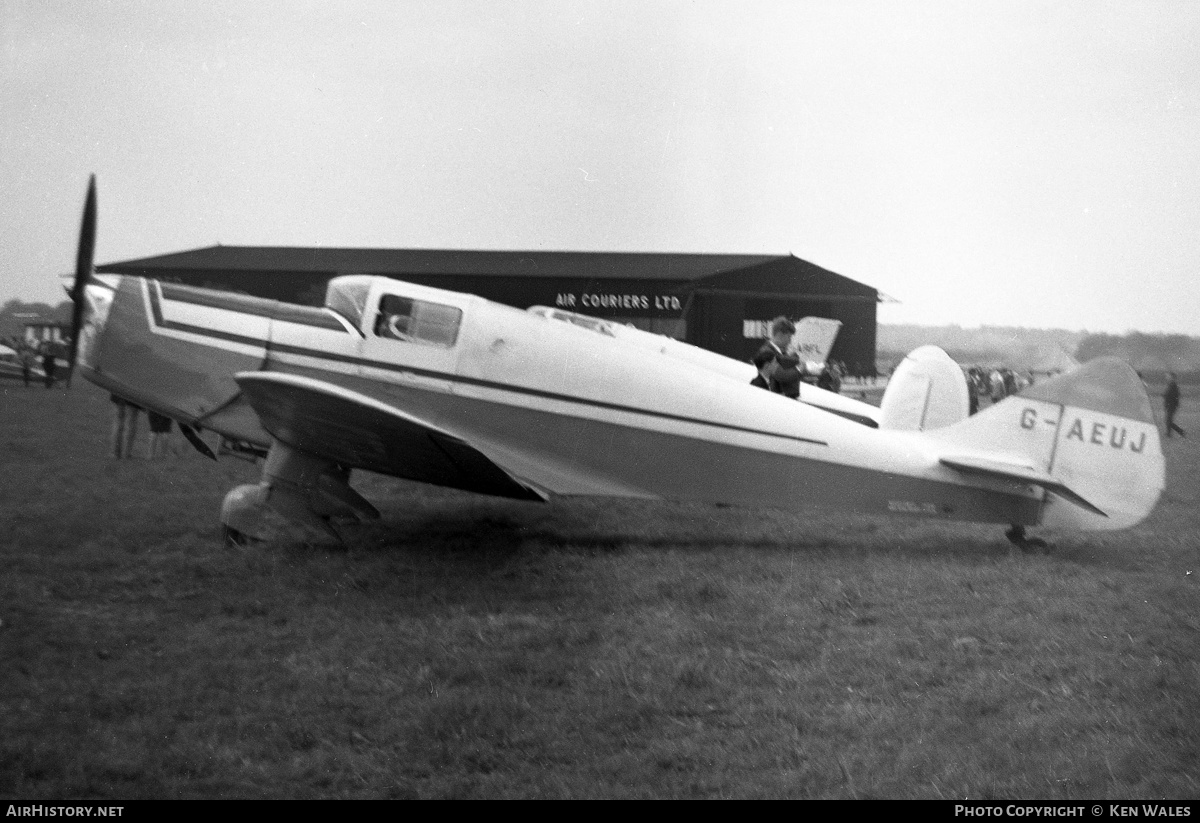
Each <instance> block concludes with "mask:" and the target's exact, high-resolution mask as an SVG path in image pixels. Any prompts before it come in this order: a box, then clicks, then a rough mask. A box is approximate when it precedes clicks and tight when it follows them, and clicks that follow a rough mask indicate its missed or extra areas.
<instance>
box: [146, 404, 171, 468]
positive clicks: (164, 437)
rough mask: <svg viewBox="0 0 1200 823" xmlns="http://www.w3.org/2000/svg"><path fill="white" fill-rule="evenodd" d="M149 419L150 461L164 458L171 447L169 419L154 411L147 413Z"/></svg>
mask: <svg viewBox="0 0 1200 823" xmlns="http://www.w3.org/2000/svg"><path fill="white" fill-rule="evenodd" d="M146 416H147V417H149V418H150V444H149V446H150V459H151V460H154V459H156V458H159V457H166V455H167V452H168V451H169V449H170V446H171V418H169V417H167V416H166V415H162V414H159V413H158V412H154V411H147V412H146Z"/></svg>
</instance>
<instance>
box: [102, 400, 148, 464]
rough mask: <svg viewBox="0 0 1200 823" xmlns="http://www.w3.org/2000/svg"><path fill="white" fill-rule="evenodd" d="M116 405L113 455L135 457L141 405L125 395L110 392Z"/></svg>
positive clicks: (118, 457)
mask: <svg viewBox="0 0 1200 823" xmlns="http://www.w3.org/2000/svg"><path fill="white" fill-rule="evenodd" d="M109 399H110V400H112V402H113V406H114V407H115V411H114V417H113V429H112V449H111V451H112V456H113V457H115V458H116V459H118V460H121V459H122V458H126V459H127V458H130V457H133V441H134V438H135V437H137V425H138V412H140V411H141V410H142V407H141V406H138V405H136V404H134V403H130V402H129V401H128V400H126V399H125V398H123V397H117V396H116V395H115V394H110V395H109Z"/></svg>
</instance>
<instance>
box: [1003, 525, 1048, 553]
mask: <svg viewBox="0 0 1200 823" xmlns="http://www.w3.org/2000/svg"><path fill="white" fill-rule="evenodd" d="M1004 536H1005V537H1007V538H1008V542H1009V543H1012V544H1013V545H1014V546H1016V547H1017V548H1018V549H1020V550H1021V551H1023V552H1025V554H1033V553H1034V552H1038V553H1040V554H1049V553H1050V550H1051V549H1053V548H1054V547H1053V545H1052V544H1050V543H1047V542H1046V541H1045V540H1043V539H1042V538H1040V537H1028V536H1026V534H1025V527H1024V526H1013V527H1012V528H1011V529H1009V530H1008V531H1006V532H1005V533H1004Z"/></svg>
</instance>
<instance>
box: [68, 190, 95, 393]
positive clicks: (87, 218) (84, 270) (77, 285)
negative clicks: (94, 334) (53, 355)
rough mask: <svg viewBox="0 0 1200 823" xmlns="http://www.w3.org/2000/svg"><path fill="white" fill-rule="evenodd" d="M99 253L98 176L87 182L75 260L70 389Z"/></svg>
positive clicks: (69, 358) (69, 374)
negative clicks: (86, 305) (88, 290)
mask: <svg viewBox="0 0 1200 823" xmlns="http://www.w3.org/2000/svg"><path fill="white" fill-rule="evenodd" d="M95 252H96V175H94V174H93V175H92V176H91V178H90V179H89V180H88V191H87V200H86V201H85V202H84V204H83V223H82V224H81V225H80V227H79V251H78V254H77V255H76V257H75V282H74V283H72V284H71V300H72V301H73V302H74V307H73V308H72V310H71V348H70V353H69V354H68V356H67V386H68V388H69V387H70V385H71V375H72V374H74V373H75V356H76V355H77V354H78V353H79V333H80V332H81V331H82V330H83V313H84V308H85V298H84V290H85V289H86V288H87V284H88V280H89V279H90V278H91V276H92V263H93V258H94V256H95Z"/></svg>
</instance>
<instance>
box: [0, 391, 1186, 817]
mask: <svg viewBox="0 0 1200 823" xmlns="http://www.w3.org/2000/svg"><path fill="white" fill-rule="evenodd" d="M1198 412H1200V398H1192V397H1189V398H1185V401H1184V414H1183V415H1182V416H1181V423H1182V425H1183V426H1184V427H1185V428H1188V429H1189V430H1191V429H1194V430H1195V431H1196V434H1197V435H1198V437H1197V438H1196V440H1200V413H1198ZM109 422H110V408H109V403H108V400H107V395H104V394H102V393H100V392H98V391H97V390H96V389H94V388H93V387H91V386H88V385H86V384H79V383H77V384H76V386H75V387H74V388H73V389H72V390H71V392H70V393H66V392H63V391H61V390H56V391H46V390H44V389H28V390H27V389H24V388H22V387H20V386H19V385H16V384H2V385H0V468H2V471H0V499H2V500H3V505H2V508H0V563H2V565H3V572H2V574H0V621H2V622H0V795H3V796H5V797H25V798H48V799H50V798H53V799H66V798H75V797H87V798H126V799H130V798H141V797H156V798H196V797H222V798H226V797H268V798H270V797H275V798H285V797H286V798H297V797H371V798H381V797H382V798H418V797H420V798H424V797H488V798H497V797H571V798H582V797H601V798H603V797H654V798H661V797H788V798H808V797H813V798H830V797H832V798H867V797H877V798H878V797H888V798H915V797H922V798H1014V799H1021V798H1103V797H1111V798H1152V797H1153V798H1159V797H1162V798H1176V799H1178V798H1197V797H1200V611H1198V609H1197V603H1198V595H1200V510H1198V508H1197V499H1198V496H1200V491H1198V489H1200V482H1198V481H1200V443H1197V442H1196V440H1170V441H1166V452H1167V466H1168V488H1167V492H1166V494H1165V495H1164V497H1163V500H1162V502H1161V503H1160V505H1159V508H1158V510H1157V511H1156V512H1155V514H1154V515H1152V517H1151V518H1150V519H1149V520H1147V521H1146V522H1145V523H1143V524H1142V525H1141V526H1140V527H1138V528H1136V529H1134V530H1131V531H1127V532H1118V533H1114V534H1101V535H1090V536H1088V535H1084V536H1079V535H1058V536H1055V537H1056V540H1057V543H1058V546H1057V550H1056V551H1055V552H1054V553H1053V554H1051V555H1049V556H1042V555H1028V556H1027V555H1022V554H1019V553H1015V552H1014V551H1012V550H1011V549H1010V546H1009V544H1008V543H1007V541H1006V540H1005V539H1004V537H1003V534H1002V530H1001V529H999V528H994V527H986V528H985V527H972V526H942V525H940V524H930V523H927V522H924V521H917V520H903V519H887V518H872V517H863V516H849V515H842V514H836V513H827V512H820V511H810V510H803V509H802V510H798V511H796V512H788V513H784V512H778V511H751V510H741V509H717V508H710V507H701V506H692V505H677V504H668V503H662V504H648V503H640V502H639V503H630V502H602V501H594V500H565V501H556V502H554V503H552V504H549V505H538V504H525V503H510V502H504V501H494V500H490V499H487V498H481V497H476V496H471V495H465V494H457V493H453V492H448V491H442V490H436V489H430V488H426V487H419V486H413V485H409V484H405V483H402V482H399V481H393V480H390V479H387V478H380V477H374V476H366V475H364V476H361V477H359V478H358V480H357V481H356V485H357V486H358V487H359V488H360V490H362V491H363V492H364V494H366V496H367V497H368V498H370V499H372V500H373V501H374V502H375V503H376V504H377V505H378V506H379V507H380V509H381V510H382V511H383V514H384V517H383V521H382V523H380V524H377V525H372V526H369V527H363V528H360V529H355V530H352V531H349V532H348V534H349V540H348V543H349V550H348V551H343V552H339V551H333V550H330V549H329V548H325V547H317V546H310V545H303V544H282V543H276V544H268V545H266V546H261V547H255V548H249V549H239V550H233V549H227V548H224V547H222V546H221V544H220V541H219V527H218V524H217V514H218V510H219V507H220V501H221V498H222V497H223V495H224V494H225V492H226V491H227V490H228V489H229V488H230V487H232V486H233V485H234V484H236V483H242V482H248V481H254V480H256V479H257V477H258V469H257V468H256V467H254V466H252V465H250V464H248V463H245V462H241V461H238V460H233V459H225V460H223V461H222V462H221V463H219V464H214V463H212V462H210V461H206V460H204V459H203V458H201V457H199V456H198V455H196V454H194V453H192V454H186V455H185V454H180V455H178V456H174V457H171V458H168V459H166V460H161V461H157V462H150V461H147V460H142V459H138V460H130V461H119V462H118V461H113V460H110V459H108V458H107V457H106V454H105V453H106V445H107V430H108V425H109ZM144 424H145V421H144V420H143V426H144ZM139 447H140V448H141V449H143V450H144V447H145V444H144V443H141V444H139Z"/></svg>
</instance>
